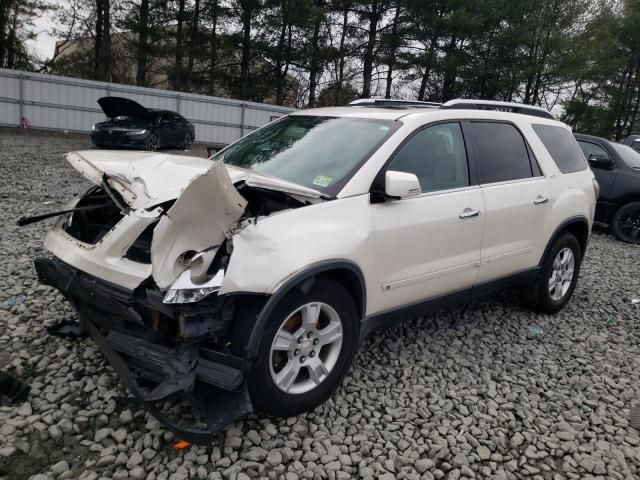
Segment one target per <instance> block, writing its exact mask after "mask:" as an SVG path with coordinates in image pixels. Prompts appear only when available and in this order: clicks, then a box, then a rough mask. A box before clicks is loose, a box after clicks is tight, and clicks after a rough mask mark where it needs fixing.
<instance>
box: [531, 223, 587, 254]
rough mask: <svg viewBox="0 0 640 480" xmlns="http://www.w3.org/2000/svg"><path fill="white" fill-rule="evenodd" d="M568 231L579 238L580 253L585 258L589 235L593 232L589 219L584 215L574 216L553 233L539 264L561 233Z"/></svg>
mask: <svg viewBox="0 0 640 480" xmlns="http://www.w3.org/2000/svg"><path fill="white" fill-rule="evenodd" d="M565 232H568V233H571V234H572V235H573V236H574V237H576V239H577V240H578V244H579V245H580V253H581V255H582V258H584V254H585V251H586V250H587V245H588V243H589V236H590V234H591V229H590V227H589V220H587V218H586V217H583V216H577V217H572V218H569V219H567V220H565V221H564V222H562V223H561V224H560V225H559V226H558V227H557V228H556V229H555V231H554V232H553V235H551V239H550V240H549V242H548V243H547V246H546V247H545V249H544V252H543V254H542V257H540V261H539V262H538V265H542V262H544V259H545V258H546V256H547V253H548V252H549V249H550V248H551V245H553V243H554V242H555V241H556V239H557V238H558V237H560V235H562V234H563V233H565Z"/></svg>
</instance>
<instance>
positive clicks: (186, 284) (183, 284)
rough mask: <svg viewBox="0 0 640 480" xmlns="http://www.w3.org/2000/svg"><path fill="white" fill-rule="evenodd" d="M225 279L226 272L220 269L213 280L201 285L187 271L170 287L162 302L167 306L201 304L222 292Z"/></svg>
mask: <svg viewBox="0 0 640 480" xmlns="http://www.w3.org/2000/svg"><path fill="white" fill-rule="evenodd" d="M223 279H224V270H222V269H220V270H218V272H217V273H216V274H215V275H214V276H213V277H212V278H211V280H209V281H207V282H205V283H203V284H200V285H199V284H197V283H194V282H193V280H192V278H191V271H190V270H185V271H184V272H182V274H181V275H180V276H179V277H178V279H177V280H176V281H175V282H174V283H173V285H171V287H169V289H168V290H167V293H166V294H165V296H164V299H163V300H162V301H163V303H167V304H172V303H195V302H199V301H200V300H203V299H204V298H206V297H208V296H209V295H211V294H213V293H215V292H217V291H218V290H220V286H221V285H222V280H223Z"/></svg>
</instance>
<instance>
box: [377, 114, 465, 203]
mask: <svg viewBox="0 0 640 480" xmlns="http://www.w3.org/2000/svg"><path fill="white" fill-rule="evenodd" d="M387 169H388V170H395V171H399V172H407V173H413V174H415V175H416V176H417V177H418V180H419V181H420V187H421V188H422V191H423V192H432V191H436V190H446V189H450V188H458V187H465V186H468V185H469V168H468V165H467V151H466V149H465V145H464V137H463V136H462V129H461V128H460V124H459V123H446V124H440V125H434V126H432V127H427V128H425V129H424V130H421V131H419V132H418V133H416V134H415V135H414V136H413V137H411V138H410V139H409V141H407V143H405V144H404V145H403V146H402V147H401V148H400V150H399V151H398V152H397V153H396V154H395V156H394V157H393V160H391V163H390V164H389V167H388V168H387Z"/></svg>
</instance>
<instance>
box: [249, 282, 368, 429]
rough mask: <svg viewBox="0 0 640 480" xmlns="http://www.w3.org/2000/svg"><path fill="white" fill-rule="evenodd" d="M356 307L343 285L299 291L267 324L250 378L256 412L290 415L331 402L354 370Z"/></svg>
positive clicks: (326, 284)
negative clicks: (342, 383)
mask: <svg viewBox="0 0 640 480" xmlns="http://www.w3.org/2000/svg"><path fill="white" fill-rule="evenodd" d="M358 326H359V321H358V315H357V310H356V306H355V303H354V301H353V299H352V298H351V296H350V295H349V293H348V292H347V290H346V289H345V288H344V287H343V286H341V285H340V284H338V283H335V282H330V281H327V280H324V279H319V280H316V281H315V283H314V284H313V286H312V287H311V289H310V290H309V291H308V292H307V293H306V294H305V293H303V292H302V290H301V289H299V288H296V289H294V290H292V291H291V292H289V293H288V294H287V295H286V296H285V297H284V298H283V299H282V301H281V302H280V304H279V305H277V306H276V308H275V309H274V311H273V313H272V314H271V315H270V317H269V318H268V320H267V325H266V327H265V330H264V332H263V334H262V338H261V340H260V345H259V349H258V358H257V359H256V363H255V365H254V367H253V368H252V371H251V374H250V375H249V391H250V393H251V398H252V400H253V402H254V404H255V405H256V407H257V409H258V410H260V411H262V412H264V413H268V414H271V415H275V416H281V417H288V416H293V415H298V414H300V413H303V412H305V411H310V410H313V409H314V408H315V407H316V406H318V405H320V404H321V403H323V402H324V401H326V400H327V399H328V398H329V397H330V396H331V394H332V393H333V392H334V391H335V389H336V388H337V387H338V385H339V384H340V382H341V381H342V379H343V377H344V376H345V374H346V373H347V371H348V370H349V367H350V366H351V361H352V359H353V356H354V354H355V351H356V348H357V344H358V332H359V329H358Z"/></svg>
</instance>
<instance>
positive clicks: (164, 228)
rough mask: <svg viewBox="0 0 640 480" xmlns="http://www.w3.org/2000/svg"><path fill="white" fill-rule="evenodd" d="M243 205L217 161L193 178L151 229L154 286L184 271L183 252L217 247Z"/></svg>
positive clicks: (172, 278) (236, 219)
mask: <svg viewBox="0 0 640 480" xmlns="http://www.w3.org/2000/svg"><path fill="white" fill-rule="evenodd" d="M246 206H247V201H246V200H245V199H244V198H243V197H242V196H241V195H240V194H239V193H238V191H237V190H236V188H235V187H234V186H233V183H232V182H231V178H230V177H229V173H228V172H227V169H226V168H225V166H224V163H222V162H221V161H217V162H214V163H213V164H211V168H210V169H209V170H208V171H207V172H206V173H204V174H202V175H200V176H199V177H198V178H196V179H195V180H193V181H192V182H191V184H190V185H189V186H188V187H187V188H186V189H185V191H184V192H183V193H182V195H181V196H180V197H179V198H178V200H176V202H175V203H174V204H173V206H172V207H171V208H170V209H169V210H168V211H167V213H166V215H164V216H163V217H162V218H161V219H160V221H159V222H158V225H157V226H156V228H155V229H154V231H153V240H152V242H151V264H152V275H153V279H154V280H155V281H156V284H157V285H158V287H160V288H166V287H168V286H169V285H171V284H172V283H173V281H174V280H175V279H176V278H178V276H179V275H180V274H181V273H182V272H183V271H184V270H185V266H184V264H182V263H181V262H180V261H179V259H180V257H181V255H182V254H183V253H185V252H188V251H194V252H201V251H203V250H205V249H208V248H211V247H216V246H219V245H220V244H221V243H222V241H223V240H224V238H225V231H226V230H227V229H228V228H229V227H231V226H232V225H233V224H235V223H236V222H237V221H238V220H239V219H240V217H241V215H242V214H243V213H244V210H245V208H246Z"/></svg>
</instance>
